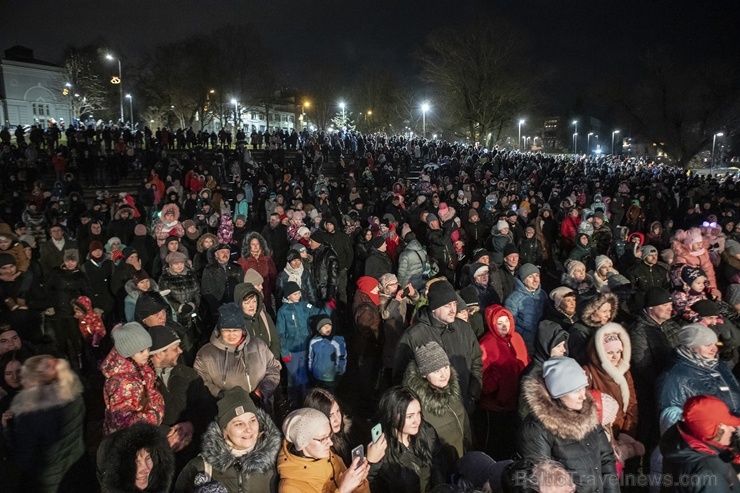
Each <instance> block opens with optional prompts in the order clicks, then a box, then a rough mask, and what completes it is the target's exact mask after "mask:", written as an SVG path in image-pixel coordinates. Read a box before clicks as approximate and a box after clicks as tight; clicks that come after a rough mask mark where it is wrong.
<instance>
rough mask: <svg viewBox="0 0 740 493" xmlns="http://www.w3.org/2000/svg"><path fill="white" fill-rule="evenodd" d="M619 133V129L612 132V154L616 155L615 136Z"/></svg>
mask: <svg viewBox="0 0 740 493" xmlns="http://www.w3.org/2000/svg"><path fill="white" fill-rule="evenodd" d="M618 133H619V130H615V131H613V132H612V156H613V155H614V136H615V135H617V134H618Z"/></svg>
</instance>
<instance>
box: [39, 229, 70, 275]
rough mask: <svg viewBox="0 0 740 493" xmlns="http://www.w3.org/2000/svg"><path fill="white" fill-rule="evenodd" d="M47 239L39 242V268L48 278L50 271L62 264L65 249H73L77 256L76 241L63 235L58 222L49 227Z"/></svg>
mask: <svg viewBox="0 0 740 493" xmlns="http://www.w3.org/2000/svg"><path fill="white" fill-rule="evenodd" d="M49 236H51V238H50V239H49V241H47V242H45V243H42V244H41V255H40V261H41V268H42V269H43V271H44V277H45V278H47V279H48V277H49V276H50V275H51V273H52V271H53V270H54V269H56V268H57V267H59V266H60V265H62V262H64V252H65V250H74V251H75V252H77V256H78V258H79V251H78V248H77V242H75V241H72V240H70V239H67V238H66V237H65V236H64V230H63V229H62V226H61V225H60V224H55V225H53V226H52V227H51V228H49Z"/></svg>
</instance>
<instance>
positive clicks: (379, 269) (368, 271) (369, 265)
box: [365, 248, 393, 279]
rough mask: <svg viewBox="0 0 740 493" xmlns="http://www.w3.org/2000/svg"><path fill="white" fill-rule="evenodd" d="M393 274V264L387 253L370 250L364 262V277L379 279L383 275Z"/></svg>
mask: <svg viewBox="0 0 740 493" xmlns="http://www.w3.org/2000/svg"><path fill="white" fill-rule="evenodd" d="M392 272H393V262H392V261H391V258H390V257H389V256H388V254H387V253H385V252H381V251H380V250H376V249H375V248H371V249H370V256H369V257H368V258H367V260H365V275H366V276H370V277H374V278H375V279H380V276H382V275H383V274H389V273H392Z"/></svg>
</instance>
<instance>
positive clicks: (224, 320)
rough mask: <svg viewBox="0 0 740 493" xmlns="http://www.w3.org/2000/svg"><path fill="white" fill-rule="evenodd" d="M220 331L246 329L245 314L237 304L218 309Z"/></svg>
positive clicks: (229, 304)
mask: <svg viewBox="0 0 740 493" xmlns="http://www.w3.org/2000/svg"><path fill="white" fill-rule="evenodd" d="M217 327H218V328H219V329H242V330H246V329H245V328H244V313H243V312H242V310H241V308H239V307H238V306H236V304H235V303H226V304H224V305H221V307H220V308H219V309H218V325H217Z"/></svg>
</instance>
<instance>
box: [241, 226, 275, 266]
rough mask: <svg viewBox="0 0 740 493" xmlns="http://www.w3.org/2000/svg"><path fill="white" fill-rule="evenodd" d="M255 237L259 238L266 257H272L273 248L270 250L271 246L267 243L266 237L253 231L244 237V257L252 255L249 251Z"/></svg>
mask: <svg viewBox="0 0 740 493" xmlns="http://www.w3.org/2000/svg"><path fill="white" fill-rule="evenodd" d="M254 238H257V240H258V241H259V242H260V248H261V249H262V255H264V256H265V257H271V256H272V250H270V247H269V246H268V245H267V240H265V237H264V236H262V235H261V234H259V233H257V232H254V231H253V232H251V233H249V234H248V235H247V236H245V237H244V241H243V242H242V258H245V259H248V258H249V257H250V256H251V254H250V253H249V243H250V242H251V241H252V240H253V239H254Z"/></svg>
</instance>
